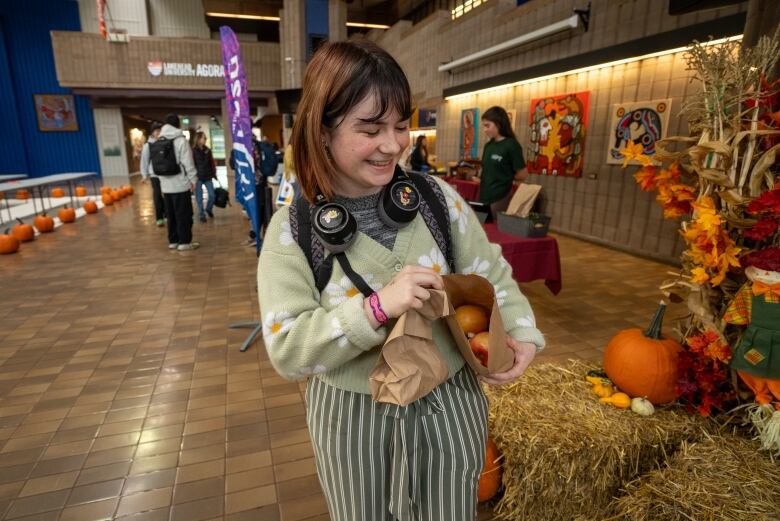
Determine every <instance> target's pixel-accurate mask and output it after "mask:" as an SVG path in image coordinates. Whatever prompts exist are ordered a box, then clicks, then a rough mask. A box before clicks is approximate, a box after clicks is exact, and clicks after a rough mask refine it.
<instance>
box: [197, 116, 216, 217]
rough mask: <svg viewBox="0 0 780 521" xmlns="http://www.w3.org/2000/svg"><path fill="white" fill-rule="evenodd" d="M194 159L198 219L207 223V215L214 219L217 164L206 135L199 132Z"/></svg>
mask: <svg viewBox="0 0 780 521" xmlns="http://www.w3.org/2000/svg"><path fill="white" fill-rule="evenodd" d="M192 157H193V159H194V160H195V169H196V170H197V171H198V181H197V183H196V184H195V203H196V204H197V205H198V217H199V218H200V222H202V223H205V222H206V214H208V215H209V217H211V218H212V219H213V218H214V212H213V211H212V210H213V209H214V183H213V181H212V180H213V179H216V178H217V164H216V163H215V162H214V157H213V156H212V154H211V149H210V148H209V147H207V146H206V134H205V133H204V132H201V131H198V132H196V133H195V146H194V147H193V149H192ZM204 187H205V188H206V192H207V194H208V195H207V196H206V209H205V210H204V209H203V188H204Z"/></svg>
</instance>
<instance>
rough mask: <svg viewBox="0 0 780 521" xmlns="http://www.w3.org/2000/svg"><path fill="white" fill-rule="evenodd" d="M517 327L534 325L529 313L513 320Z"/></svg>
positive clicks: (534, 322)
mask: <svg viewBox="0 0 780 521" xmlns="http://www.w3.org/2000/svg"><path fill="white" fill-rule="evenodd" d="M515 325H516V326H517V327H536V320H535V319H534V317H532V316H531V315H528V316H525V317H520V318H518V319H517V320H515Z"/></svg>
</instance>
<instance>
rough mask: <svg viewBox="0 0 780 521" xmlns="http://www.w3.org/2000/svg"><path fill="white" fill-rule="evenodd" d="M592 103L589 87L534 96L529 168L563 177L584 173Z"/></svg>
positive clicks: (532, 171) (531, 116)
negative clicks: (572, 91) (553, 94)
mask: <svg viewBox="0 0 780 521" xmlns="http://www.w3.org/2000/svg"><path fill="white" fill-rule="evenodd" d="M589 105H590V92H588V91H585V92H574V93H571V94H563V95H559V96H545V97H544V98H536V99H532V100H531V113H530V115H529V126H530V129H529V130H530V138H531V139H530V141H531V146H530V147H529V149H528V163H527V164H528V171H529V172H531V173H532V174H542V175H552V176H561V177H580V176H581V175H582V165H583V162H584V158H583V154H584V152H585V132H586V129H587V128H588V108H589Z"/></svg>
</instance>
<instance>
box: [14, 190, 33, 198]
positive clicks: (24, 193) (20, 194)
mask: <svg viewBox="0 0 780 521" xmlns="http://www.w3.org/2000/svg"><path fill="white" fill-rule="evenodd" d="M16 198H17V199H19V200H20V201H26V200H27V199H29V198H30V192H28V191H27V190H25V189H24V188H22V189H21V190H17V191H16Z"/></svg>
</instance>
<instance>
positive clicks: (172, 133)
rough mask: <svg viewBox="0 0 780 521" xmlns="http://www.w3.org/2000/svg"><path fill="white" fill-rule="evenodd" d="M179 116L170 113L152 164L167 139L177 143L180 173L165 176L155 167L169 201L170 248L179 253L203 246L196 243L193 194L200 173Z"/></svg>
mask: <svg viewBox="0 0 780 521" xmlns="http://www.w3.org/2000/svg"><path fill="white" fill-rule="evenodd" d="M179 125H180V123H179V116H177V115H176V114H168V115H167V116H165V125H163V127H162V130H161V131H160V137H159V138H158V140H157V141H156V142H155V144H154V147H150V150H151V152H152V164H153V165H156V163H155V148H156V147H157V146H158V144H160V143H164V141H165V140H171V141H172V142H173V149H174V152H175V155H176V163H177V165H178V169H177V173H176V174H174V175H165V174H163V173H161V172H158V170H159V169H158V168H157V167H156V166H155V167H154V170H155V174H156V175H157V176H158V177H159V179H160V188H161V189H162V193H163V197H164V199H165V208H166V211H167V216H168V248H170V249H172V250H173V249H178V250H179V251H185V250H194V249H196V248H198V247H199V246H200V244H198V243H197V242H193V241H192V191H193V190H194V188H195V181H197V179H198V172H197V170H196V169H195V162H194V161H193V160H192V149H190V145H189V143H188V142H187V138H186V137H185V136H184V134H183V133H182V131H181V129H179Z"/></svg>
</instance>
